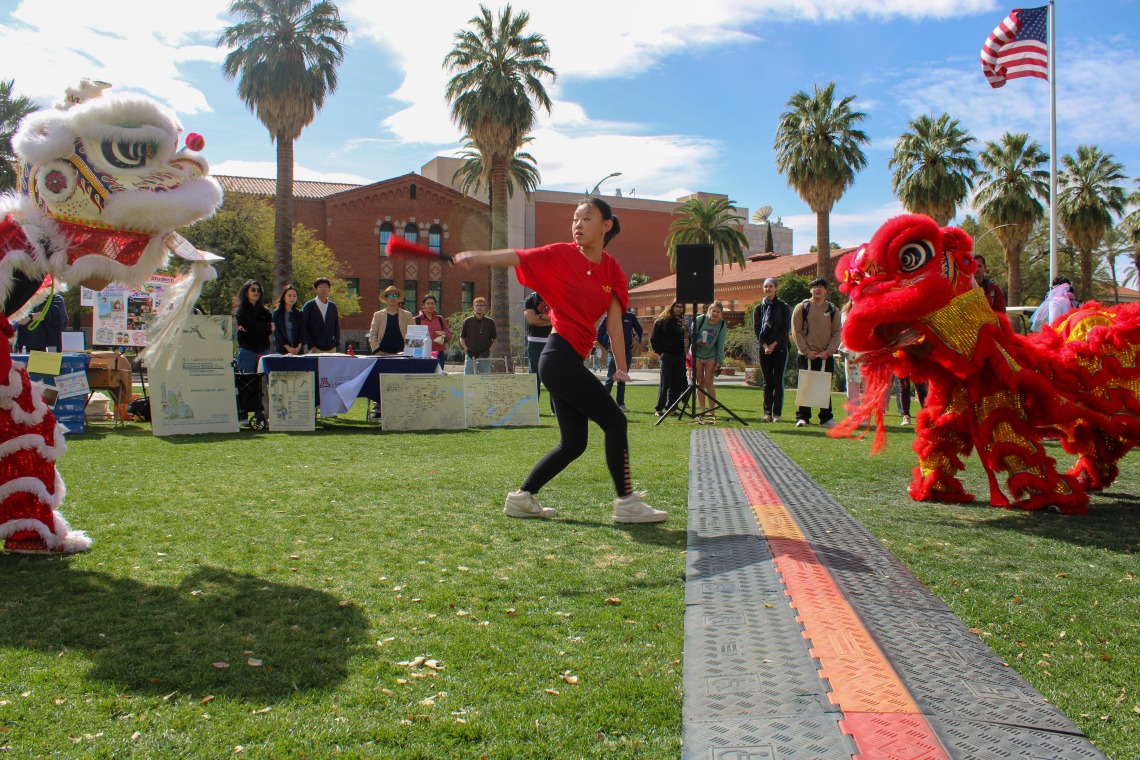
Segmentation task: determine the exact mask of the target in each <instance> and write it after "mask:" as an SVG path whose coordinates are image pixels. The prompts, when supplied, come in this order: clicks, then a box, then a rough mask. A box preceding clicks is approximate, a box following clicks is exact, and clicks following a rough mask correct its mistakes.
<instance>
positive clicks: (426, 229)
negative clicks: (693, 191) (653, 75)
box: [217, 157, 814, 341]
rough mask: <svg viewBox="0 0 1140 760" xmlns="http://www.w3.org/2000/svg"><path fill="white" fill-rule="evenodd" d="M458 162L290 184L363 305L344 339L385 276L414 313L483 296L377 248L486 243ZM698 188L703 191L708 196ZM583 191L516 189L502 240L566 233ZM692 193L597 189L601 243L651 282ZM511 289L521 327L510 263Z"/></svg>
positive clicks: (356, 333) (437, 269) (363, 322)
mask: <svg viewBox="0 0 1140 760" xmlns="http://www.w3.org/2000/svg"><path fill="white" fill-rule="evenodd" d="M460 165H461V161H460V160H459V159H456V158H448V157H437V158H434V159H432V160H431V161H430V162H428V163H427V164H425V165H424V166H423V167H422V168H421V173H420V174H414V173H413V174H405V175H403V176H401V177H395V178H393V179H389V180H384V181H382V182H375V183H373V184H370V185H346V184H337V183H330V182H308V181H295V182H294V184H293V193H294V207H293V208H294V221H295V222H296V223H298V224H303V225H305V226H306V227H309V228H310V229H312V230H314V232H315V233H316V235H317V237H318V238H320V240H322V241H323V242H324V243H325V244H326V245H328V246H329V248H331V249H332V251H333V254H334V255H335V256H336V258H337V260H338V261H340V262H341V264H342V270H343V271H342V273H343V275H344V276H345V277H346V278H347V279H348V280H349V285H350V287H355V288H356V289H357V293H358V294H359V296H360V306H361V313H360V314H357V315H353V316H351V317H345V318H344V319H343V323H342V325H341V327H342V332H343V333H344V339H345V340H356V341H359V340H360V339H361V338H362V337H363V335H364V333H365V332H367V330H368V325H369V323H370V322H371V319H372V313H373V312H374V311H376V310H377V309H378V308H380V306H379V303H378V301H379V294H380V291H382V290H383V289H384V288H386V287H387V286H388V285H391V284H394V285H396V286H397V287H399V288H401V289H403V290H404V291H405V292H406V294H407V296H406V300H407V308H408V309H409V310H410V311H414V309H413V308H412V303H413V301H414V302H415V303H417V304H418V302H419V300H420V299H422V298H423V296H424V295H426V294H427V293H428V292H433V293H435V294H436V297H437V299H438V300H439V310H440V312H441V313H443V314H444V315H450V314H453V313H455V312H457V311H460V310H463V309H469V308H470V304H471V301H472V300H474V298H475V297H476V296H480V295H481V296H485V297H488V296H489V293H488V282H489V278H488V276H487V275H486V273H485V272H479V271H476V272H460V271H458V270H455V269H453V268H451V267H448V266H445V265H443V264H442V263H441V262H438V261H434V262H433V261H429V260H422V261H421V260H410V261H409V260H406V259H388V258H386V257H384V256H383V255H382V253H381V250H382V247H383V245H384V244H385V243H386V242H387V236H388V235H393V234H395V235H404V236H407V237H412V238H414V239H416V240H417V241H418V242H420V243H422V244H426V245H432V246H435V245H438V246H439V247H440V250H442V251H443V252H445V253H456V252H458V251H462V250H468V249H483V248H486V247H487V246H488V244H489V237H490V235H489V227H490V208H489V206H488V204H487V203H486V202H485V198H486V195H485V192H484V195H483V196H482V198H473V197H468V196H465V195H463V194H462V193H461V192H459V191H458V190H457V189H456V188H455V187H453V186H452V177H453V176H454V174H455V171H456V169H458V168H459V166H460ZM217 179H218V181H219V182H221V184H222V187H223V188H224V189H225V190H226V192H239V193H247V194H251V195H258V196H261V197H264V198H266V199H267V200H269V201H270V202H272V200H273V196H274V193H275V190H276V183H275V181H274V180H272V179H258V178H252V177H234V176H225V175H221V176H218V177H217ZM484 191H485V188H484ZM700 195H701V196H702V197H704V198H706V199H707V198H710V197H716V196H712V195H710V194H707V193H701V194H700ZM582 197H583V195H582V194H581V193H571V192H561V191H554V190H537V191H535V192H534V194H533V195H532V196H531V197H530V198H529V199H527V198H526V197H525V196H524V194H523V193H521V192H516V193H514V195H513V196H512V197H511V198H510V200H509V206H508V219H509V228H508V234H507V240H508V245H510V246H511V247H514V248H532V247H535V246H541V245H546V244H547V243H554V242H561V241H567V240H570V239H571V235H570V222H571V219H572V218H573V215H574V209H575V208H576V207H577V205H578V203H579V202H580V201H581V200H582ZM690 197H692V196H686V197H684V198H679V199H678V200H676V201H660V200H651V199H644V198H636V197H632V196H629V195H627V196H624V197H623V196H622V195H621V191H620V190H619V191H617V192H616V193H615V194H614V195H607V196H605V200H606V201H607V202H608V203H609V204H610V205H611V206H612V207H613V209H614V212H615V213H616V214H618V216H619V217H620V219H621V226H622V232H621V234H620V235H619V236H618V237H617V238H615V239H614V241H613V242H612V243H611V244H610V245H609V246H607V250H608V251H609V252H610V253H612V254H613V255H614V256H615V257H616V258H617V260H618V261H619V262H620V263H621V265H622V268H623V269H625V271H626V273H627V274H630V275H633V274H635V273H637V274H644V275H648V276H649V278H650V280H651V281H657V280H662V278H665V279H666V280H667V279H669V278H670V277H671V276H672V274H671V272H670V269H669V259H668V256H667V255H666V253H665V238H666V237H667V236H668V234H669V225H670V224H671V223H672V222H673V220H674V219H675V218H676V217H675V216H674V211H675V210H676V208H677V207H678V206H679V205H680V204H681V203H683V202H685V201H686V200H688V198H690ZM738 213H739V214H740V216H742V217H744V218H745V219H747V218H748V209H747V208H742V207H738ZM741 229H742V231H743V232H744V234H745V237H747V238H748V241H749V250H750V251H752V252H759V251H763V250H764V241H765V236H766V233H767V229H768V226H767V225H764V224H753V223H750V222H744V223H743V224H742V225H741ZM771 231H772V240H773V247H774V248H775V256H777V257H779V258H786V257H788V256H790V254H791V252H792V230H791V228H789V227H785V226H783V224H781V223H780V222H779V220H777V221H776V222H773V223H772V224H771ZM771 255H772V254H769V256H771ZM813 256H814V254H813ZM662 281H663V280H662ZM509 297H510V301H511V307H512V308H511V312H512V322H513V323H516V324H520V325H521V324H522V302H523V299H524V298H525V294H524V292H523V288H522V286H521V285H520V284H519V283H518V281H517V279H515V277H514V273H513V271H512V273H511V277H510V294H509Z"/></svg>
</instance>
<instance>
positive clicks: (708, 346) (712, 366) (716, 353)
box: [693, 301, 728, 422]
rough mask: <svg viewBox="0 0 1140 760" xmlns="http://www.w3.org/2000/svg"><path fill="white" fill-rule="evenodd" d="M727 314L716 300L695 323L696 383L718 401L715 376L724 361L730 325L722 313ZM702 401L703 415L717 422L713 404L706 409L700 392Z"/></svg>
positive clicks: (713, 401)
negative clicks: (726, 323)
mask: <svg viewBox="0 0 1140 760" xmlns="http://www.w3.org/2000/svg"><path fill="white" fill-rule="evenodd" d="M723 314H724V304H722V303H721V302H720V301H713V302H712V304H710V305H709V308H708V310H707V311H706V312H705V313H704V314H701V315H700V316H699V317H697V321H696V322H695V323H694V325H693V371H694V372H695V373H696V383H697V385H698V386H700V387H701V388H702V389H704V392H705V393H707V394H708V395H709V397H710V398H711V399H712V404H715V403H716V380H715V379H714V378H716V375H717V373H718V372H719V371H720V367H721V365H723V364H724V342H725V340H726V339H727V336H728V326H727V325H725V323H724V319H722V318H721V316H722V315H723ZM697 396H698V397H699V398H700V405H701V416H700V417H699V418H698V419H701V418H703V419H705V420H706V421H708V422H716V411H715V407H714V406H713V405H712V404H709V405H708V407H709V408H708V411H707V412H706V411H705V405H706V403H707V400H706V399H705V394H704V393H698V394H697Z"/></svg>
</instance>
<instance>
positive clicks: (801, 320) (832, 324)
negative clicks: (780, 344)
mask: <svg viewBox="0 0 1140 760" xmlns="http://www.w3.org/2000/svg"><path fill="white" fill-rule="evenodd" d="M842 327H843V318H842V317H841V316H840V314H839V309H837V308H836V307H835V304H833V303H831V301H828V300H827V280H825V279H823V278H822V277H817V278H815V279H814V280H812V281H811V298H809V299H807V300H806V301H802V302H800V303H798V304H796V308H795V310H793V311H792V333H793V335H795V339H796V348H797V349H799V352H800V355H799V360H798V364H799V368H800V371H803V370H805V369H811V370H817V371H823V372H832V373H834V372H835V360H834V359H833V358H832V356H831V355H832V354H834V353H835V351H836V349H838V348H839V336H840V332H841V331H842ZM810 423H811V407H808V406H801V407H799V409H798V410H797V411H796V427H803V426H804V425H807V424H810ZM819 424H820V425H822V426H823V427H825V428H830V427H835V426H836V425H837V424H838V423H837V422H836V421H835V419H834V417H833V415H832V413H831V399H830V398H828V400H827V407H826V408H820V410H819Z"/></svg>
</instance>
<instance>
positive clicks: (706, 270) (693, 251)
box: [677, 243, 714, 304]
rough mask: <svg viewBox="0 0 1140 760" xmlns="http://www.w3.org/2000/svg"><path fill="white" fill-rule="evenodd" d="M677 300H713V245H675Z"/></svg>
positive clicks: (683, 301)
mask: <svg viewBox="0 0 1140 760" xmlns="http://www.w3.org/2000/svg"><path fill="white" fill-rule="evenodd" d="M677 300H678V301H680V302H681V303H699V304H707V303H712V302H713V300H714V299H713V247H712V246H711V245H706V244H703V243H684V244H680V245H678V246H677Z"/></svg>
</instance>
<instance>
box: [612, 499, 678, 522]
mask: <svg viewBox="0 0 1140 760" xmlns="http://www.w3.org/2000/svg"><path fill="white" fill-rule="evenodd" d="M644 498H645V491H634V492H633V493H631V494H629V495H628V496H619V497H618V498H616V499H614V522H616V523H658V522H664V521H665V520H666V519H667V518H668V517H669V513H668V512H662V511H661V510H660V509H654V508H653V507H651V506H649V505H648V504H646V503H645V502H644V501H643V499H644Z"/></svg>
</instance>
